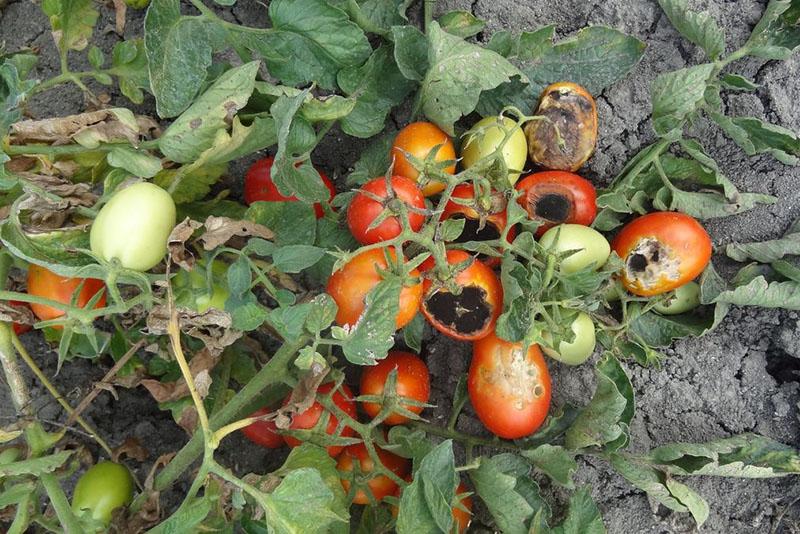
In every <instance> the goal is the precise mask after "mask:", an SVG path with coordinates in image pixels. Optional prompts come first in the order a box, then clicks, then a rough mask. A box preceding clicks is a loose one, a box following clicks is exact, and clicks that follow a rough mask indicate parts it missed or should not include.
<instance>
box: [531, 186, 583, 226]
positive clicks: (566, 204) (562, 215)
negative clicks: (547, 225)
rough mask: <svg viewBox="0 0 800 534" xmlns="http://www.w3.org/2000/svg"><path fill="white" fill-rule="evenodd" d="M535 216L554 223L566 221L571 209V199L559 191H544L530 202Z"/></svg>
mask: <svg viewBox="0 0 800 534" xmlns="http://www.w3.org/2000/svg"><path fill="white" fill-rule="evenodd" d="M532 205H533V206H532V207H533V213H534V215H536V217H538V218H540V219H544V220H546V221H550V222H554V223H562V222H564V221H566V220H567V219H568V218H569V216H570V214H571V213H572V211H573V206H572V199H570V198H569V197H568V196H567V195H564V194H559V193H555V192H553V193H545V194H544V195H542V196H540V197H538V198H536V199H535V200H534V201H533V202H532Z"/></svg>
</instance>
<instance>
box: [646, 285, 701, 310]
mask: <svg viewBox="0 0 800 534" xmlns="http://www.w3.org/2000/svg"><path fill="white" fill-rule="evenodd" d="M698 306H700V284H698V283H697V282H687V283H686V284H683V285H682V286H680V287H678V288H676V289H675V292H674V294H673V295H671V296H670V297H668V298H667V300H666V301H664V302H656V303H655V304H654V305H653V309H654V310H655V311H657V312H658V313H660V314H661V315H678V314H681V313H686V312H688V311H692V310H693V309H695V308H697V307H698Z"/></svg>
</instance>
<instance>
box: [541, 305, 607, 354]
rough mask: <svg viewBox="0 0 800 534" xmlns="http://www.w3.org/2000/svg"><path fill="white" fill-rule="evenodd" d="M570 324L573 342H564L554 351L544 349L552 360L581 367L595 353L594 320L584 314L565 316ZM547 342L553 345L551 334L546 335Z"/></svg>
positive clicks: (546, 333)
mask: <svg viewBox="0 0 800 534" xmlns="http://www.w3.org/2000/svg"><path fill="white" fill-rule="evenodd" d="M564 315H565V316H566V317H565V318H567V319H568V320H569V321H570V322H569V328H570V330H571V331H572V335H573V336H574V337H573V338H572V340H571V341H566V340H562V341H560V342H559V344H558V347H556V348H554V349H550V348H543V349H542V350H543V351H544V353H545V354H547V355H548V356H550V357H551V358H553V359H555V360H558V361H561V362H564V363H566V364H569V365H579V364H582V363H583V362H585V361H586V360H587V359H589V356H591V355H592V352H594V347H595V331H594V323H593V322H592V318H591V317H589V315H587V314H586V313H584V312H578V313H577V314H568V313H565V314H564ZM543 337H544V339H545V341H547V342H549V343H552V340H553V337H552V335H551V334H550V333H549V332H545V333H544V336H543Z"/></svg>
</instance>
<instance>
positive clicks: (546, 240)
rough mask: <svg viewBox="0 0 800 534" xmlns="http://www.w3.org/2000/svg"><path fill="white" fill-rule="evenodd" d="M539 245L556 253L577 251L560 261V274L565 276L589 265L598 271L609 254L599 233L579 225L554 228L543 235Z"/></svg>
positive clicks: (609, 247)
mask: <svg viewBox="0 0 800 534" xmlns="http://www.w3.org/2000/svg"><path fill="white" fill-rule="evenodd" d="M539 244H540V245H541V246H542V247H544V248H545V249H549V250H550V251H551V252H556V253H563V252H568V251H577V252H574V253H573V254H571V255H570V256H567V257H565V258H564V259H562V260H561V272H563V273H567V274H568V273H574V272H576V271H580V270H581V269H585V268H587V267H589V266H590V265H593V266H594V269H595V270H596V269H599V268H600V267H602V266H603V264H604V263H605V262H606V260H608V256H609V255H610V254H611V246H610V245H609V244H608V241H606V238H605V237H603V235H602V234H601V233H600V232H598V231H597V230H595V229H594V228H589V227H588V226H581V225H580V224H560V225H558V226H554V227H553V228H551V229H549V230H548V231H546V232H545V233H544V235H543V236H542V237H541V239H540V240H539Z"/></svg>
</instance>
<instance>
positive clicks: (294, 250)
mask: <svg viewBox="0 0 800 534" xmlns="http://www.w3.org/2000/svg"><path fill="white" fill-rule="evenodd" d="M324 254H325V250H324V249H321V248H319V247H314V246H311V245H286V246H284V247H279V248H278V249H276V250H275V252H274V253H273V254H272V265H273V266H274V267H275V268H276V269H278V270H279V271H282V272H284V273H299V272H300V271H303V270H305V269H307V268H309V267H311V266H312V265H314V264H315V263H317V262H318V261H319V260H320V259H321V258H322V256H323V255H324Z"/></svg>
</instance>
